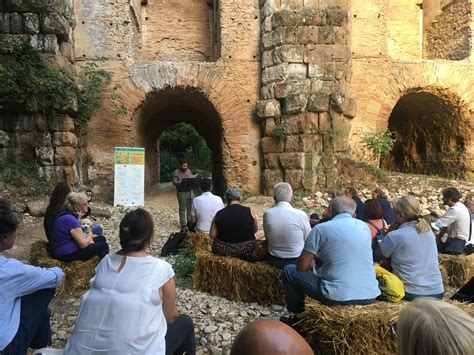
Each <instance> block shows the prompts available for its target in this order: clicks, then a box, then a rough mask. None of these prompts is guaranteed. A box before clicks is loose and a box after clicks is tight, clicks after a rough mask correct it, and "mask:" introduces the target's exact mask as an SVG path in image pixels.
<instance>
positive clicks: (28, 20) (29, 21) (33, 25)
mask: <svg viewBox="0 0 474 355" xmlns="http://www.w3.org/2000/svg"><path fill="white" fill-rule="evenodd" d="M23 22H24V25H25V33H28V34H38V33H39V27H40V26H39V16H38V14H32V13H26V14H23Z"/></svg>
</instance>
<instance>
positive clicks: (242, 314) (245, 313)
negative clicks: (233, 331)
mask: <svg viewBox="0 0 474 355" xmlns="http://www.w3.org/2000/svg"><path fill="white" fill-rule="evenodd" d="M240 316H241V317H247V316H248V313H247V312H245V311H240Z"/></svg>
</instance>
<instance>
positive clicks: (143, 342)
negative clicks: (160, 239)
mask: <svg viewBox="0 0 474 355" xmlns="http://www.w3.org/2000/svg"><path fill="white" fill-rule="evenodd" d="M153 229H154V226H153V219H152V217H151V216H150V214H149V213H148V212H147V211H145V210H143V209H137V210H134V211H131V212H128V213H127V214H126V215H125V216H124V218H123V219H122V221H121V222H120V231H119V238H120V245H121V247H122V249H121V250H120V251H119V252H117V253H116V254H109V255H107V256H106V257H105V258H104V259H102V261H101V262H100V263H99V265H98V266H97V269H96V275H95V276H94V277H93V278H92V280H91V287H90V289H89V291H87V292H86V293H85V294H84V296H82V300H81V307H80V309H79V314H78V316H77V319H76V323H75V325H74V330H73V332H72V334H71V338H70V339H69V341H68V343H67V345H66V349H65V351H66V354H92V353H94V354H95V353H101V354H132V353H133V354H165V353H166V354H183V353H186V354H195V351H196V345H195V337H194V325H193V321H192V319H191V318H190V317H189V316H187V315H185V314H179V313H178V310H177V308H176V287H175V283H174V278H173V276H174V272H173V269H172V267H171V265H170V264H168V263H167V262H166V261H164V260H161V259H158V258H155V257H152V256H150V255H149V254H148V253H147V249H148V247H149V246H150V244H151V242H152V238H153V232H154V231H153Z"/></svg>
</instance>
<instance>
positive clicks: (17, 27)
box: [10, 12, 23, 34]
mask: <svg viewBox="0 0 474 355" xmlns="http://www.w3.org/2000/svg"><path fill="white" fill-rule="evenodd" d="M10 33H15V34H20V33H23V17H22V16H21V14H19V13H17V12H13V13H11V14H10Z"/></svg>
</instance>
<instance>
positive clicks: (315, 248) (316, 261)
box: [296, 227, 323, 271]
mask: <svg viewBox="0 0 474 355" xmlns="http://www.w3.org/2000/svg"><path fill="white" fill-rule="evenodd" d="M320 243H321V235H320V231H319V227H314V228H313V229H312V230H311V232H310V233H309V234H308V236H307V237H306V240H305V242H304V249H303V251H302V252H301V255H300V256H299V258H298V260H297V262H296V270H298V271H309V270H310V269H311V268H312V267H313V266H314V265H316V266H321V265H323V261H322V260H321V259H320V258H319V257H318V253H319V248H320Z"/></svg>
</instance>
